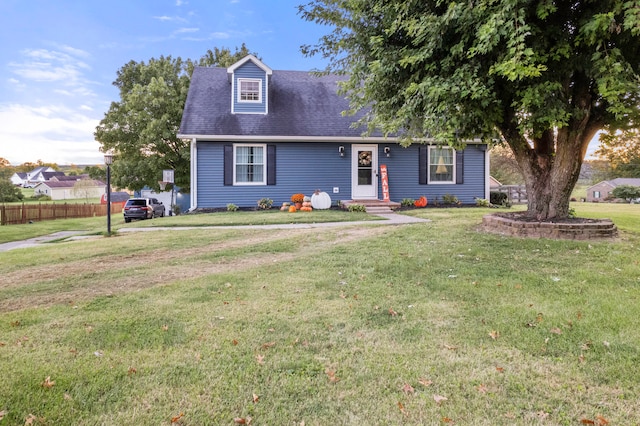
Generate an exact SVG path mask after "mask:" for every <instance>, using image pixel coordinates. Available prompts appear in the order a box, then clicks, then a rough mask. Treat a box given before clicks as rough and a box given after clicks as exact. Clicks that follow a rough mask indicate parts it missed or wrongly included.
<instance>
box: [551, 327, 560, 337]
mask: <svg viewBox="0 0 640 426" xmlns="http://www.w3.org/2000/svg"><path fill="white" fill-rule="evenodd" d="M549 332H550V333H553V334H557V335H561V334H562V330H560V329H559V328H558V327H554V328H552V329H551V330H549Z"/></svg>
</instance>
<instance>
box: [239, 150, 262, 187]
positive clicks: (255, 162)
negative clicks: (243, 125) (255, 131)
mask: <svg viewBox="0 0 640 426" xmlns="http://www.w3.org/2000/svg"><path fill="white" fill-rule="evenodd" d="M266 151H267V150H266V146H265V145H248V144H237V145H234V155H233V158H234V169H233V171H234V176H233V181H234V184H236V185H266V182H267V180H266V171H267V167H266Z"/></svg>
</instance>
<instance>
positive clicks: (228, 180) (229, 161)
mask: <svg viewBox="0 0 640 426" xmlns="http://www.w3.org/2000/svg"><path fill="white" fill-rule="evenodd" d="M224 184H225V185H233V145H225V146H224Z"/></svg>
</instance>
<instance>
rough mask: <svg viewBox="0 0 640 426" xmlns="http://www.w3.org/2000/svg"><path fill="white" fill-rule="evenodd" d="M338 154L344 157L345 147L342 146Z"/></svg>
mask: <svg viewBox="0 0 640 426" xmlns="http://www.w3.org/2000/svg"><path fill="white" fill-rule="evenodd" d="M338 153H339V154H340V157H344V146H342V145H340V146H339V147H338Z"/></svg>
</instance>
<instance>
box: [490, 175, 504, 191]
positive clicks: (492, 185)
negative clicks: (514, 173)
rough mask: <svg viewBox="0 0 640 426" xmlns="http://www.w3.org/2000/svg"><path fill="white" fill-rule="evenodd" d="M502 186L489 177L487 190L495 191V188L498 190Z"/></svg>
mask: <svg viewBox="0 0 640 426" xmlns="http://www.w3.org/2000/svg"><path fill="white" fill-rule="evenodd" d="M501 186H502V183H501V182H500V181H499V180H498V179H496V178H494V177H493V176H489V188H491V189H495V188H500V187H501Z"/></svg>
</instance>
